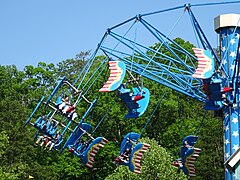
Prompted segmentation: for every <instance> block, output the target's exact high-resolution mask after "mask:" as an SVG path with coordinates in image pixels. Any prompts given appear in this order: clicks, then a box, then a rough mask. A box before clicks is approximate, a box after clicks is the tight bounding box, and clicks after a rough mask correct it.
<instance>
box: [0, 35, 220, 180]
mask: <svg viewBox="0 0 240 180" xmlns="http://www.w3.org/2000/svg"><path fill="white" fill-rule="evenodd" d="M174 41H176V42H177V43H179V44H180V45H181V46H182V47H184V48H185V49H187V50H188V51H190V52H191V51H192V50H191V48H192V47H193V45H192V44H190V43H189V42H185V41H184V40H182V39H180V38H177V39H175V40H174ZM171 46H174V45H171ZM158 47H159V44H156V45H155V46H154V48H155V49H156V50H157V49H158ZM162 51H163V53H164V51H165V53H167V50H166V49H164V48H163V50H162ZM89 54H90V51H87V52H85V53H84V52H81V53H80V54H79V55H77V56H76V58H75V59H67V60H65V61H62V62H61V63H59V64H58V65H57V66H56V67H55V66H54V65H53V64H46V63H43V62H40V63H39V64H38V66H37V67H33V66H26V67H25V68H24V71H18V70H17V68H16V67H15V66H6V67H4V66H0V97H1V100H0V122H1V126H0V140H1V141H0V158H1V161H0V164H1V168H0V179H27V178H28V176H29V175H31V176H33V177H34V178H35V179H51V180H52V179H53V180H54V179H56V180H57V179H89V180H91V179H99V180H101V179H105V178H106V179H186V177H185V176H184V175H183V174H182V173H180V174H179V173H177V170H176V168H175V167H173V166H171V163H172V161H173V159H175V158H177V157H178V156H177V152H178V150H179V148H180V145H181V141H182V138H183V135H189V134H195V133H197V135H199V140H198V142H197V144H196V147H199V148H201V149H202V150H203V152H202V153H201V154H200V157H199V158H198V159H197V161H196V174H197V177H196V179H214V178H215V177H216V179H221V177H223V174H224V168H223V149H222V147H223V142H222V120H219V119H217V118H216V117H214V115H213V113H212V112H207V114H206V115H204V112H203V110H202V104H201V103H198V102H196V101H195V100H192V99H189V98H188V97H185V96H183V95H180V94H178V93H176V92H174V91H173V90H170V89H167V88H166V87H163V86H162V85H160V84H158V83H155V82H152V81H150V80H148V79H144V78H143V81H144V86H145V87H147V88H148V89H149V90H150V92H151V98H150V104H149V106H148V108H147V110H146V112H145V113H144V115H143V116H141V117H140V118H137V119H124V116H125V115H126V114H127V108H126V107H125V105H124V104H123V103H122V102H121V100H120V98H119V97H117V94H116V92H111V93H101V94H100V95H99V93H98V90H99V89H100V88H101V87H102V85H103V83H104V82H106V80H107V77H108V75H109V71H108V68H107V67H102V68H100V69H99V70H98V71H97V72H100V71H101V70H103V72H104V73H103V74H102V75H101V76H98V77H97V74H94V70H95V69H96V68H98V67H99V66H100V64H101V62H102V61H103V59H104V58H105V57H104V56H98V57H96V59H95V62H94V64H93V66H92V68H91V69H90V70H89V71H88V73H87V74H86V79H85V80H84V81H83V84H84V83H86V81H87V79H88V78H89V77H90V76H94V77H95V78H96V79H97V80H96V81H94V80H92V81H90V82H89V83H88V84H92V83H93V85H92V87H90V88H89V90H88V92H87V93H86V95H85V96H86V97H87V98H88V99H89V100H90V101H93V100H94V99H95V98H98V102H97V105H96V107H95V108H94V110H93V111H92V112H91V113H90V115H89V116H88V117H87V118H86V119H85V122H88V123H90V124H91V125H92V126H93V127H96V126H97V125H98V123H99V122H100V120H101V119H102V117H103V116H104V115H105V113H106V111H107V110H108V109H109V113H108V114H107V116H106V118H105V119H104V121H103V122H102V124H101V125H100V126H99V128H98V129H97V130H96V132H95V133H94V134H93V136H94V137H98V136H103V137H105V138H106V139H108V140H109V142H108V143H107V144H106V145H105V147H104V148H102V149H100V151H99V153H98V154H97V155H96V157H95V163H94V168H93V169H91V170H89V169H87V168H86V167H84V166H83V165H82V164H81V161H80V159H79V158H77V157H74V156H72V155H71V154H70V153H69V152H67V151H64V153H63V154H61V155H60V154H59V152H57V151H53V152H51V153H47V152H46V150H44V149H43V148H40V147H37V146H34V144H35V143H34V141H35V140H33V137H34V135H35V133H36V129H35V128H33V127H30V126H27V127H23V124H24V122H25V121H26V119H27V118H28V116H29V115H30V114H31V112H32V110H33V109H34V108H35V106H36V104H37V102H38V101H39V98H40V97H41V96H42V95H46V96H47V95H49V94H50V92H51V91H52V89H53V88H54V87H55V85H56V83H57V81H58V80H59V78H60V77H62V76H67V78H68V80H69V81H70V82H73V81H74V80H75V79H76V77H77V76H78V75H79V73H80V71H81V70H82V68H83V66H84V65H85V64H86V63H87V62H88V61H87V60H86V59H87V57H88V55H89ZM169 55H170V54H169ZM178 55H179V56H182V53H180V52H178ZM182 58H184V57H182ZM155 60H156V59H155ZM104 68H105V69H104ZM93 79H94V78H93ZM126 79H127V77H126ZM93 81H94V82H93ZM77 83H79V81H78V82H77ZM87 88H88V87H83V86H80V89H83V90H84V91H85V90H86V89H87ZM166 91H167V93H166V95H165V97H164V98H163V100H162V102H161V104H160V106H159V108H158V109H157V110H156V112H155V113H154V114H152V113H153V111H154V109H155V107H156V105H157V103H158V101H159V99H160V98H161V97H162V95H163V93H165V92H166ZM88 106H89V104H88V103H86V102H84V101H82V102H81V103H79V106H78V109H77V111H78V114H79V117H80V118H81V117H82V115H83V114H84V113H85V111H86V108H87V107H88ZM44 113H45V112H44V110H42V109H40V110H39V111H38V112H37V113H36V117H37V116H39V115H42V114H44ZM36 117H34V118H36ZM149 117H151V119H149ZM34 118H33V119H34ZM202 119H204V121H203V123H202V125H201V128H199V125H200V124H201V122H202ZM149 120H150V121H149ZM147 121H149V124H148V125H147V126H146V129H143V128H144V126H145V125H146V122H147ZM71 128H74V126H73V127H71ZM198 128H199V129H198ZM199 130H200V131H199ZM131 131H134V132H137V133H141V132H143V136H146V137H149V138H150V139H148V138H144V139H142V141H143V142H147V143H150V144H151V148H150V149H149V150H148V151H147V152H146V153H145V154H144V157H143V159H142V169H141V172H142V173H141V174H140V175H136V174H134V173H132V172H130V171H129V170H128V168H127V167H125V166H119V167H116V166H115V165H114V164H113V160H114V159H115V158H116V156H117V155H118V151H119V147H120V144H121V141H122V139H123V137H124V136H125V135H126V134H127V133H128V132H131ZM66 138H67V137H65V140H66ZM158 144H160V146H159V145H158Z"/></svg>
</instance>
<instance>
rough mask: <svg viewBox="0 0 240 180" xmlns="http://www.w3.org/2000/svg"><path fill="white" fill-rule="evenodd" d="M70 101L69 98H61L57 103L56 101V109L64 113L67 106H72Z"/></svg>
mask: <svg viewBox="0 0 240 180" xmlns="http://www.w3.org/2000/svg"><path fill="white" fill-rule="evenodd" d="M68 101H69V98H68V96H64V97H62V96H59V97H58V99H57V101H56V105H55V107H56V108H57V109H58V110H60V111H63V109H64V108H65V107H66V106H67V105H70V103H69V102H68Z"/></svg>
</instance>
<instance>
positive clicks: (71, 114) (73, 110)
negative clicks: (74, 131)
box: [66, 104, 78, 120]
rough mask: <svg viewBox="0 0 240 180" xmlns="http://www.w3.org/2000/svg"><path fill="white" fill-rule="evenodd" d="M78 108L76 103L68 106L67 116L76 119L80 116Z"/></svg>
mask: <svg viewBox="0 0 240 180" xmlns="http://www.w3.org/2000/svg"><path fill="white" fill-rule="evenodd" d="M76 108H77V105H76V104H74V105H72V106H69V107H68V109H67V110H66V116H67V118H69V119H71V120H74V119H75V118H77V117H78V115H77V112H76Z"/></svg>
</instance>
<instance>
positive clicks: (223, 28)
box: [25, 1, 240, 180]
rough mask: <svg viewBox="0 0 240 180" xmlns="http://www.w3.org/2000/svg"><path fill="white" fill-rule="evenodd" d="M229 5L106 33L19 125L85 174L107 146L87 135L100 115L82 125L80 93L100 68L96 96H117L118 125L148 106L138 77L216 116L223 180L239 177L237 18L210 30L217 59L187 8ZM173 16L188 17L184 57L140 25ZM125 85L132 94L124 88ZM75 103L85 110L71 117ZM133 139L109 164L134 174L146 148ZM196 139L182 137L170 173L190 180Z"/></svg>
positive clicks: (134, 22)
mask: <svg viewBox="0 0 240 180" xmlns="http://www.w3.org/2000/svg"><path fill="white" fill-rule="evenodd" d="M234 3H240V1H234V2H219V3H206V4H195V5H190V4H185V5H183V6H179V7H175V8H170V9H166V10H161V11H157V12H153V13H148V14H139V15H137V16H135V17H133V18H131V19H128V20H126V21H124V22H122V23H120V24H118V25H116V26H114V27H112V28H109V29H107V31H106V33H105V34H104V36H103V38H102V39H101V41H100V43H99V44H98V46H97V48H96V50H95V51H94V53H93V54H92V56H91V57H90V59H89V60H88V62H87V64H86V65H85V66H84V67H83V69H82V71H81V73H80V74H79V76H78V77H77V79H76V80H75V81H74V83H70V82H69V81H68V80H67V78H66V77H63V78H62V79H61V80H60V81H59V82H58V84H57V86H56V87H55V89H54V90H53V91H52V93H51V95H50V96H49V97H48V98H45V97H44V96H43V97H42V98H41V100H40V101H39V103H38V104H37V106H36V108H35V109H34V110H33V112H32V114H31V115H30V117H29V118H28V119H27V121H26V123H25V125H27V124H31V125H33V126H34V127H35V128H36V129H37V134H36V136H35V138H37V139H38V142H40V141H41V144H42V145H43V144H45V146H49V147H50V149H52V148H53V149H55V150H60V152H63V150H65V149H68V150H69V152H70V153H72V154H74V155H76V156H77V157H79V158H80V159H81V161H82V163H83V164H84V165H86V166H88V167H90V168H91V167H93V162H94V157H95V155H96V154H97V152H98V150H99V149H100V148H102V147H103V146H104V145H105V144H106V143H107V142H108V140H107V139H105V138H104V137H94V136H93V134H94V132H95V131H96V130H97V128H98V127H99V125H100V124H101V123H102V122H103V120H104V118H105V116H104V117H103V119H102V120H101V121H100V122H99V124H98V125H97V126H96V127H95V129H94V130H93V131H92V132H90V131H91V129H92V128H93V127H92V126H91V125H90V124H89V123H86V122H85V119H86V117H87V116H88V115H89V113H90V112H91V110H92V109H93V107H95V106H97V98H96V99H94V100H89V99H88V98H87V93H88V90H89V89H90V88H91V87H92V85H93V84H94V82H95V80H96V79H97V78H98V76H99V75H100V74H101V73H102V72H103V71H104V65H106V64H107V65H108V67H109V69H110V76H109V78H108V79H107V81H106V82H105V84H104V85H103V86H102V87H101V88H100V89H99V94H101V93H110V92H112V91H117V92H118V95H119V97H120V99H121V100H122V102H123V103H124V104H125V105H126V107H127V109H128V114H126V115H125V117H124V118H138V117H140V116H141V115H143V114H144V112H145V111H146V109H147V107H148V104H149V101H150V92H149V90H148V89H147V88H146V87H143V86H142V85H140V83H139V77H145V78H147V79H150V80H152V81H155V82H157V83H159V84H162V85H164V86H166V87H168V88H171V89H173V90H175V91H177V92H180V93H182V94H184V95H187V96H189V97H191V98H194V99H196V100H198V101H200V102H202V103H204V104H205V106H204V109H206V110H214V111H215V110H220V109H223V111H224V144H225V145H224V155H225V157H224V160H225V167H226V172H225V179H227V180H228V179H237V178H240V166H239V164H240V150H239V146H240V143H239V142H240V139H239V122H238V119H239V115H240V114H239V111H240V107H239V100H240V97H239V87H238V84H239V81H240V80H239V79H238V77H239V70H240V68H239V67H240V65H239V63H238V62H239V60H240V54H239V47H240V41H239V37H240V15H238V14H224V15H219V16H218V17H216V18H215V31H216V32H217V33H218V34H219V39H220V57H219V56H218V54H217V53H216V52H215V51H214V49H213V48H212V46H211V44H210V42H209V41H208V39H207V38H206V35H205V34H204V32H203V30H202V28H201V26H200V24H199V22H198V21H197V19H196V17H195V15H194V13H193V11H192V7H198V6H208V5H222V4H224V5H225V4H234ZM173 10H181V11H182V12H183V13H186V14H188V15H189V17H190V22H191V24H192V26H193V30H194V33H195V35H196V39H197V41H198V45H197V47H196V48H193V49H192V50H193V51H192V52H189V51H187V50H186V49H184V48H183V47H181V46H180V45H179V44H177V43H176V42H175V41H174V40H172V39H171V38H170V34H171V33H169V34H168V35H165V34H164V33H163V32H162V31H160V29H159V28H156V27H155V26H154V25H152V24H151V23H149V22H148V21H147V20H146V19H147V17H149V16H153V15H159V14H162V13H166V12H170V11H173ZM140 27H141V28H142V29H143V30H142V31H141V33H145V34H144V36H146V35H148V36H149V37H151V38H152V40H153V41H152V42H155V43H157V45H158V46H157V47H158V48H157V49H156V48H153V47H151V46H150V45H146V43H145V42H144V41H141V40H139V39H138V38H137V35H138V34H137V33H136V32H137V29H140ZM119 29H120V31H119ZM122 31H123V32H124V33H122ZM119 32H121V33H119ZM98 53H103V54H104V55H105V57H106V58H105V59H104V60H103V61H102V63H101V64H100V65H99V66H98V67H97V68H96V69H95V70H94V73H93V74H92V75H91V76H90V77H89V76H88V79H87V80H85V81H84V79H86V77H87V76H86V75H87V73H88V72H89V69H90V68H91V67H92V65H93V62H94V59H95V57H96V56H97V54H98ZM127 75H128V77H130V78H129V79H130V80H128V81H126V80H125V79H126V76H127ZM136 75H138V78H136V77H135V76H136ZM90 81H91V82H92V83H90ZM84 82H85V84H84ZM129 83H131V84H133V85H134V87H133V88H130V87H128V84H129ZM66 86H67V87H66ZM45 99H46V100H45ZM81 101H85V102H86V103H87V104H89V106H88V108H87V110H86V112H85V113H84V114H83V115H82V117H81V118H79V115H78V114H77V113H76V112H77V111H76V108H77V106H78V104H79V103H80V102H81ZM40 106H42V107H44V108H45V112H46V113H45V114H44V115H42V116H40V117H38V118H37V120H33V119H34V116H35V114H36V111H37V110H38V109H39V108H40ZM76 119H80V120H79V121H77V120H76ZM71 127H73V128H71ZM140 136H141V134H138V133H135V132H129V133H128V134H127V135H126V136H125V137H124V138H123V140H122V143H121V146H120V151H119V156H118V157H117V158H116V159H115V161H116V163H118V164H120V165H126V166H128V167H129V169H130V170H131V171H133V172H135V173H140V162H141V158H142V156H143V153H144V152H146V151H147V149H148V148H149V147H150V145H149V144H146V143H142V142H139V138H140ZM83 137H85V138H83ZM197 139H198V137H197V136H194V135H189V136H187V137H185V138H184V139H183V141H182V146H181V148H180V151H181V153H180V154H181V155H180V156H181V157H180V158H179V159H177V160H176V161H175V162H173V165H174V166H177V167H178V168H179V169H181V170H183V172H184V173H185V174H186V175H189V176H195V168H194V162H195V160H196V158H197V157H198V156H199V154H200V153H201V149H199V148H196V147H194V146H195V144H196V141H197Z"/></svg>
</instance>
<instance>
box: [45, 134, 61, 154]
mask: <svg viewBox="0 0 240 180" xmlns="http://www.w3.org/2000/svg"><path fill="white" fill-rule="evenodd" d="M60 137H61V134H60V133H59V131H58V132H57V133H56V134H55V135H54V136H53V138H51V139H49V141H48V142H47V144H46V147H48V146H50V147H49V151H51V150H52V148H53V147H54V145H55V144H56V143H57V141H58V140H59V138H60Z"/></svg>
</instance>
